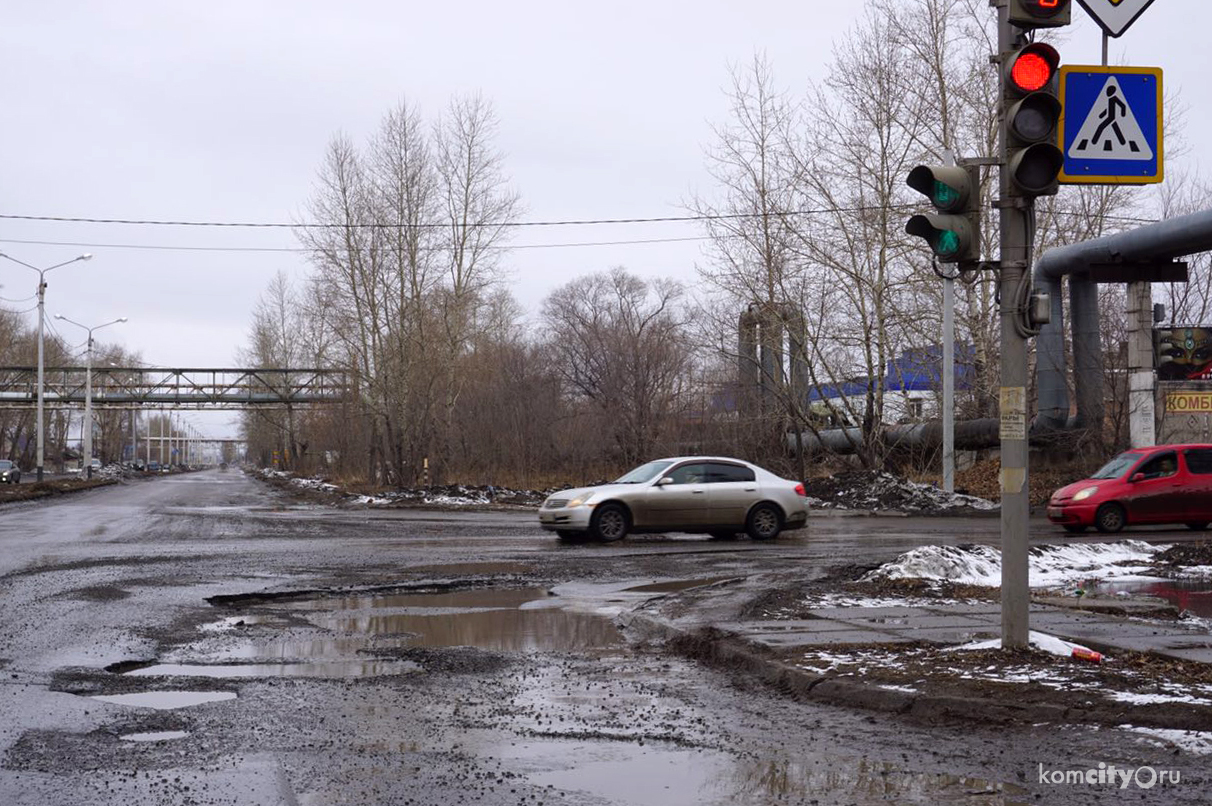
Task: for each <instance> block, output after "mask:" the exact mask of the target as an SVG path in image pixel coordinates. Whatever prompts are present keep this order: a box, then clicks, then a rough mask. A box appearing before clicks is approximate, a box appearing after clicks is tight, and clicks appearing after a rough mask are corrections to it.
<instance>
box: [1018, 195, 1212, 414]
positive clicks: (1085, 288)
mask: <svg viewBox="0 0 1212 806" xmlns="http://www.w3.org/2000/svg"><path fill="white" fill-rule="evenodd" d="M1210 249H1212V210H1204V211H1202V212H1199V213H1192V214H1190V215H1185V216H1180V217H1178V218H1171V219H1167V220H1166V221H1159V222H1158V223H1156V224H1149V225H1147V226H1144V227H1138V228H1137V229H1134V230H1129V231H1127V232H1120V233H1117V234H1115V235H1107V236H1104V237H1102V238H1094V239H1092V240H1088V241H1082V242H1081V243H1075V244H1070V245H1068V246H1058V247H1055V248H1053V249H1049V250H1048V251H1047V252H1045V253H1044V254H1043V255H1042V256H1040V258H1039V260H1037V261H1036V263H1035V273H1034V281H1035V286H1036V288H1037V289H1039V290H1042V291H1047V292H1048V293H1049V294H1050V295H1051V297H1052V321H1051V322H1050V323H1048V324H1047V325H1044V326H1042V327H1041V328H1040V334H1039V336H1038V338H1037V339H1036V364H1035V378H1036V391H1037V394H1038V396H1039V416H1038V417H1037V419H1036V422H1035V424H1034V426H1033V429H1032V430H1033V431H1034V432H1036V433H1041V432H1047V431H1050V430H1055V429H1061V428H1067V427H1091V426H1097V425H1098V424H1100V423H1101V422H1102V419H1103V371H1102V346H1101V344H1100V342H1099V327H1098V324H1099V311H1098V286H1097V285H1096V284H1095V283H1094V282H1092V281H1091V280H1090V279H1089V278H1088V277H1084V276H1082V274H1081V273H1082V272H1084V271H1086V269H1087V268H1088V267H1089V266H1090V265H1091V264H1097V263H1117V262H1149V261H1158V260H1168V259H1172V258H1176V257H1181V256H1182V255H1190V254H1193V253H1195V252H1206V251H1208V250H1210ZM1066 274H1067V275H1070V278H1069V290H1070V291H1069V296H1070V307H1071V308H1072V311H1073V368H1074V390H1075V396H1076V398H1077V415H1076V417H1075V418H1074V419H1073V420H1072V421H1070V420H1069V391H1068V387H1067V386H1066V384H1065V364H1066V362H1065V344H1064V335H1063V334H1064V306H1063V305H1062V304H1061V278H1063V277H1064V276H1065V275H1066Z"/></svg>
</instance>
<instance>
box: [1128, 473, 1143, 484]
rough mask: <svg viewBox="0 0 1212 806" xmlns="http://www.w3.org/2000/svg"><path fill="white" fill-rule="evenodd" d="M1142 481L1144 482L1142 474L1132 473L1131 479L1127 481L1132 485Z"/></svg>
mask: <svg viewBox="0 0 1212 806" xmlns="http://www.w3.org/2000/svg"><path fill="white" fill-rule="evenodd" d="M1144 480H1145V474H1144V473H1133V474H1132V478H1130V479H1128V481H1130V482H1132V483H1133V484H1135V483H1136V482H1138V481H1144Z"/></svg>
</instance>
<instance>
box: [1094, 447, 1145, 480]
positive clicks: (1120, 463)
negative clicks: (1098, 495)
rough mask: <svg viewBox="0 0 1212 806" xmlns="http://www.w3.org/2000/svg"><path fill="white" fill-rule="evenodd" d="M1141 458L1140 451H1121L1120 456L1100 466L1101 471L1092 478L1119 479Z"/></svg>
mask: <svg viewBox="0 0 1212 806" xmlns="http://www.w3.org/2000/svg"><path fill="white" fill-rule="evenodd" d="M1139 459H1140V454H1139V453H1132V452H1129V453H1121V454H1120V455H1119V456H1117V457H1115V458H1114V459H1112V460H1111V461H1110V462H1107V464H1105V465H1103V466H1102V467H1101V468H1099V471H1098V472H1097V473H1095V474H1094V475H1093V476H1091V477H1090V478H1092V479H1117V478H1119V477H1120V476H1122V475H1124V473H1126V472H1127V471H1128V468H1130V467H1132V465H1134V464H1136V462H1137V460H1139Z"/></svg>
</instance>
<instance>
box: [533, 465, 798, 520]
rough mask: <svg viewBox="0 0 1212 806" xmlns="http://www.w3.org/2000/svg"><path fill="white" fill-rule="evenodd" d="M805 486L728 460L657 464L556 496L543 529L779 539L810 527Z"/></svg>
mask: <svg viewBox="0 0 1212 806" xmlns="http://www.w3.org/2000/svg"><path fill="white" fill-rule="evenodd" d="M806 495H807V494H806V493H805V491H804V485H803V484H800V483H799V482H797V481H790V480H788V479H783V478H779V477H778V476H776V475H775V474H773V473H771V472H770V471H768V470H763V469H762V468H760V467H758V466H757V465H753V464H750V463H749V462H743V461H741V460H740V459H728V458H726V457H720V456H679V457H675V458H672V459H657V460H656V461H653V462H649V463H647V464H645V465H641V466H640V467H637V468H636V469H635V470H632V471H631V472H630V473H628V474H626V475H625V476H623V477H622V478H620V479H618V480H616V481H614V482H611V483H610V484H602V485H599V486H597V487H582V488H579V489H575V490H564V491H562V492H558V493H555V494H554V495H551V496H549V497H548V498H547V500H546V501H544V502H543V506H542V508H540V509H539V525H540V526H542V527H543V528H544V529H546V530H548V531H552V532H555V533H556V534H557V535H559V536H560V537H561V538H564V539H569V540H571V539H575V538H579V537H582V536H590V537H594V538H597V539H599V540H606V541H609V540H619V539H621V538H623V537H624V536H626V535H627V533H628V532H700V533H706V534H710V535H711V536H712V537H716V538H727V537H733V536H735V535H736V534H737V533H738V532H742V531H743V532H746V533H747V534H748V535H749V536H750V537H751V538H753V539H754V540H773V539H774V538H776V537H778V534H779V532H781V531H783V530H785V529H802V528H803V527H804V526H805V525H806V524H807V522H808V499H807V497H806Z"/></svg>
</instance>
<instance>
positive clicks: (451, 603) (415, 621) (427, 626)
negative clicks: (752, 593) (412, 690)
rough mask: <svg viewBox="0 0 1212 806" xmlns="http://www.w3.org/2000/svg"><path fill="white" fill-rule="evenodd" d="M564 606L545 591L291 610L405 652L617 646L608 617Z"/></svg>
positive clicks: (414, 596) (371, 599)
mask: <svg viewBox="0 0 1212 806" xmlns="http://www.w3.org/2000/svg"><path fill="white" fill-rule="evenodd" d="M562 604H564V603H563V602H562V601H561V600H560V599H559V598H558V597H553V596H551V595H550V594H549V593H548V592H547V590H546V589H544V588H506V589H497V588H484V589H476V590H464V591H451V592H444V593H408V594H393V595H388V596H367V597H362V596H355V597H348V598H343V599H319V600H314V601H311V602H298V603H294V604H292V605H291V609H292V610H302V611H306V617H307V619H308V620H309V621H311V622H312V623H313V624H315V625H316V626H317V627H322V628H324V629H326V630H330V631H332V632H334V633H338V634H342V635H353V636H369V637H395V638H397V639H399V643H400V644H401V645H403V646H410V647H476V648H478V649H488V650H495V651H501V652H553V651H569V652H577V651H585V650H590V649H599V648H606V647H613V646H617V645H619V644H620V643H621V642H622V639H621V637H620V635H619V631H618V628H616V627H615V626H614V623H613V622H612V621H611V620H610V619H609V618H607V617H606V616H603V615H600V614H597V613H589V612H582V611H577V610H568V609H564V608H563V607H561V605H562Z"/></svg>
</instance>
